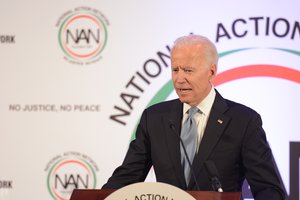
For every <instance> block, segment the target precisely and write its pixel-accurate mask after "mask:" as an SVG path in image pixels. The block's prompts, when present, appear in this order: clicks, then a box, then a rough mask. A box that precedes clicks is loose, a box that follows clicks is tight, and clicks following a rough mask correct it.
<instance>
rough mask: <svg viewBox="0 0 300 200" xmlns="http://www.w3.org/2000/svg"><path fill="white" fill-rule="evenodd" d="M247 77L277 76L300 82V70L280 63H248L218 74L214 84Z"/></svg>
mask: <svg viewBox="0 0 300 200" xmlns="http://www.w3.org/2000/svg"><path fill="white" fill-rule="evenodd" d="M247 77H275V78H282V79H286V80H290V81H293V82H296V83H300V71H298V70H295V69H291V68H287V67H283V66H278V65H247V66H242V67H236V68H233V69H230V70H227V71H224V72H221V73H220V74H218V75H217V76H216V78H215V80H214V86H218V85H221V84H223V83H226V82H229V81H233V80H237V79H241V78H247Z"/></svg>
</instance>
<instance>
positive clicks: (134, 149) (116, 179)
mask: <svg viewBox="0 0 300 200" xmlns="http://www.w3.org/2000/svg"><path fill="white" fill-rule="evenodd" d="M146 121H147V114H146V111H144V113H143V115H142V117H141V121H140V123H139V125H138V127H137V131H136V138H135V139H134V140H133V141H132V142H131V143H130V145H129V148H128V151H127V154H126V156H125V158H124V161H123V163H122V165H121V166H119V167H118V168H117V169H116V170H115V171H114V172H113V175H112V176H111V177H110V178H109V179H108V182H107V183H106V184H104V185H103V186H102V189H119V188H121V187H124V186H126V185H129V184H132V183H137V182H142V181H144V180H145V178H146V176H147V174H148V172H149V170H150V168H151V166H152V162H151V153H150V152H151V150H150V141H149V136H148V133H147V129H146V127H147V123H146Z"/></svg>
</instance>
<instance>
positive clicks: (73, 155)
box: [45, 152, 98, 200]
mask: <svg viewBox="0 0 300 200" xmlns="http://www.w3.org/2000/svg"><path fill="white" fill-rule="evenodd" d="M45 171H46V172H47V188H48V191H49V193H50V195H51V196H52V198H53V199H55V200H67V199H69V198H70V197H71V194H72V192H73V190H74V189H95V188H96V185H97V175H96V172H97V171H98V166H97V165H96V163H95V162H94V161H93V160H92V159H91V158H90V157H88V156H87V155H84V154H81V153H78V152H65V153H63V154H62V155H57V156H55V157H54V158H52V159H51V160H50V161H49V162H48V164H47V166H46V169H45Z"/></svg>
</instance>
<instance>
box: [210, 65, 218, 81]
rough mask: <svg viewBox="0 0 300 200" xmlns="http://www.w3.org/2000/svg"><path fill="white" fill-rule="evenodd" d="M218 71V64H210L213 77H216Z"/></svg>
mask: <svg viewBox="0 0 300 200" xmlns="http://www.w3.org/2000/svg"><path fill="white" fill-rule="evenodd" d="M216 73H217V65H216V64H212V65H211V66H210V75H211V78H213V77H215V76H216Z"/></svg>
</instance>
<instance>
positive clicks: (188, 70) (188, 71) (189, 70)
mask: <svg viewBox="0 0 300 200" xmlns="http://www.w3.org/2000/svg"><path fill="white" fill-rule="evenodd" d="M184 72H187V73H190V72H192V70H191V69H185V70H184Z"/></svg>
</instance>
